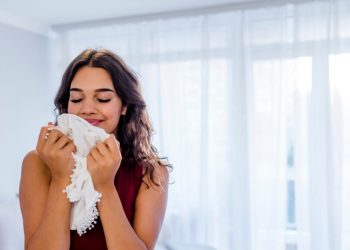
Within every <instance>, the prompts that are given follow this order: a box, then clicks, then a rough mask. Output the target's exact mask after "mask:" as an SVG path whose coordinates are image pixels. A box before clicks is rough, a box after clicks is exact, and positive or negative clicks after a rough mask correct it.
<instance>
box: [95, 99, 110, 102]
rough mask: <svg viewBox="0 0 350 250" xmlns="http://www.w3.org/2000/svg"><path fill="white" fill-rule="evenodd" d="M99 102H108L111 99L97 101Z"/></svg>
mask: <svg viewBox="0 0 350 250" xmlns="http://www.w3.org/2000/svg"><path fill="white" fill-rule="evenodd" d="M97 100H98V101H99V102H109V101H110V100H111V99H97Z"/></svg>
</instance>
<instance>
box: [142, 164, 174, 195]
mask: <svg viewBox="0 0 350 250" xmlns="http://www.w3.org/2000/svg"><path fill="white" fill-rule="evenodd" d="M142 181H143V183H144V185H143V186H146V187H147V186H148V187H153V188H155V189H159V188H161V189H163V190H164V189H167V188H166V187H167V186H168V182H169V170H168V168H167V167H166V166H164V165H160V164H155V165H153V168H152V170H151V171H150V170H149V171H147V169H146V167H145V166H143V178H142Z"/></svg>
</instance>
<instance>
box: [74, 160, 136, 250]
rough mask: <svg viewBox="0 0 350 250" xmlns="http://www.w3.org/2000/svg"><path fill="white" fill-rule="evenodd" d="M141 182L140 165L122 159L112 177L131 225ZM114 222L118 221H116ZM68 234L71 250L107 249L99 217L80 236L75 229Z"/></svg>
mask: <svg viewBox="0 0 350 250" xmlns="http://www.w3.org/2000/svg"><path fill="white" fill-rule="evenodd" d="M141 183H142V165H141V164H138V163H136V164H135V163H132V162H127V161H124V160H122V162H121V165H120V167H119V169H118V171H117V174H116V176H115V178H114V185H115V187H116V189H117V192H118V194H119V197H120V200H121V203H122V205H123V209H124V212H125V214H126V217H127V218H128V220H129V222H130V224H131V225H132V224H133V220H134V213H135V200H136V195H137V193H138V190H139V188H140V186H141ZM102 199H103V194H102ZM115 223H118V221H116V222H115ZM70 236H71V237H70V238H71V239H70V249H71V250H89V249H91V250H105V249H106V250H107V245H106V239H105V235H104V232H103V227H102V223H101V220H100V218H98V220H97V224H96V225H95V227H94V228H93V229H91V230H88V231H87V232H86V233H85V234H83V235H82V236H79V235H78V233H77V231H76V230H74V231H71V233H70Z"/></svg>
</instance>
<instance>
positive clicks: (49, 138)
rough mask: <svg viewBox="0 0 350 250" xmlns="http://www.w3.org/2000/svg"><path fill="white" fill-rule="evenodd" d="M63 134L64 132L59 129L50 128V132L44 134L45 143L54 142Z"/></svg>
mask: <svg viewBox="0 0 350 250" xmlns="http://www.w3.org/2000/svg"><path fill="white" fill-rule="evenodd" d="M63 135H64V134H63V133H62V132H61V131H59V130H57V129H52V130H51V132H49V133H47V134H46V144H54V143H55V142H56V141H57V140H58V139H59V138H61V137H62V136H63ZM44 139H45V138H44Z"/></svg>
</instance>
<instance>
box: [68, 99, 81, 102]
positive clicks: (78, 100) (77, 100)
mask: <svg viewBox="0 0 350 250" xmlns="http://www.w3.org/2000/svg"><path fill="white" fill-rule="evenodd" d="M81 100H83V99H74V100H73V99H72V100H70V101H71V102H74V103H78V102H81Z"/></svg>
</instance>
